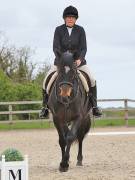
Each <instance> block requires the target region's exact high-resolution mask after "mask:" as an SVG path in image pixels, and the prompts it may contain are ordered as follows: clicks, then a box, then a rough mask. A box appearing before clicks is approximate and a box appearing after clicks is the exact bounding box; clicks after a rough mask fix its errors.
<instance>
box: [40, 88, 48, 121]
mask: <svg viewBox="0 0 135 180" xmlns="http://www.w3.org/2000/svg"><path fill="white" fill-rule="evenodd" d="M42 93H43V107H42V109H41V112H40V113H39V117H40V118H46V117H48V115H49V109H48V106H47V103H48V94H47V92H46V90H44V89H43V90H42Z"/></svg>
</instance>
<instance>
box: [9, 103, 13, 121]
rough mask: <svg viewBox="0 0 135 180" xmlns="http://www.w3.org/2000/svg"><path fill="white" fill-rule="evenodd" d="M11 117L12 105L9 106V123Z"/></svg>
mask: <svg viewBox="0 0 135 180" xmlns="http://www.w3.org/2000/svg"><path fill="white" fill-rule="evenodd" d="M12 120H13V116H12V105H11V104H9V123H12Z"/></svg>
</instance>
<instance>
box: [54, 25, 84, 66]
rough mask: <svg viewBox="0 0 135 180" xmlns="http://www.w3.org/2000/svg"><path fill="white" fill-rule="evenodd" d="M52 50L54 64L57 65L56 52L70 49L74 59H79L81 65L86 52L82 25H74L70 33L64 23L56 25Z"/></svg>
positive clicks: (57, 57)
mask: <svg viewBox="0 0 135 180" xmlns="http://www.w3.org/2000/svg"><path fill="white" fill-rule="evenodd" d="M53 51H54V54H55V61H54V64H55V65H58V63H59V56H58V52H66V51H70V52H73V53H74V59H75V60H77V59H80V60H81V65H80V66H82V65H85V64H86V60H85V54H86V52H87V43H86V35H85V31H84V29H83V27H81V26H79V25H74V27H73V29H72V32H71V35H70V36H69V33H68V29H67V27H66V25H65V24H63V25H61V26H58V27H56V29H55V33H54V39H53Z"/></svg>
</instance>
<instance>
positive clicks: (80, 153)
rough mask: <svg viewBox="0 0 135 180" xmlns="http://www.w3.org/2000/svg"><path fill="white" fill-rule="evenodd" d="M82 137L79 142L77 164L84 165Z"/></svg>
mask: <svg viewBox="0 0 135 180" xmlns="http://www.w3.org/2000/svg"><path fill="white" fill-rule="evenodd" d="M82 141H83V140H82V139H79V143H78V155H77V164H76V165H77V166H82V160H83V155H82Z"/></svg>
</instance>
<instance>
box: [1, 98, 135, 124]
mask: <svg viewBox="0 0 135 180" xmlns="http://www.w3.org/2000/svg"><path fill="white" fill-rule="evenodd" d="M98 102H123V108H117V109H114V108H112V109H111V108H106V109H105V111H106V112H107V111H108V112H109V111H112V112H114V111H124V117H123V118H124V119H125V122H126V125H127V126H128V119H129V111H132V110H135V109H131V108H129V107H128V102H135V100H133V99H98ZM32 104H42V101H17V102H0V106H8V111H0V115H8V116H9V122H12V121H13V115H15V114H29V115H30V114H33V113H35V114H38V113H39V111H40V110H39V109H37V110H19V111H18V110H16V111H14V110H13V106H15V105H32ZM103 111H104V109H103Z"/></svg>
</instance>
